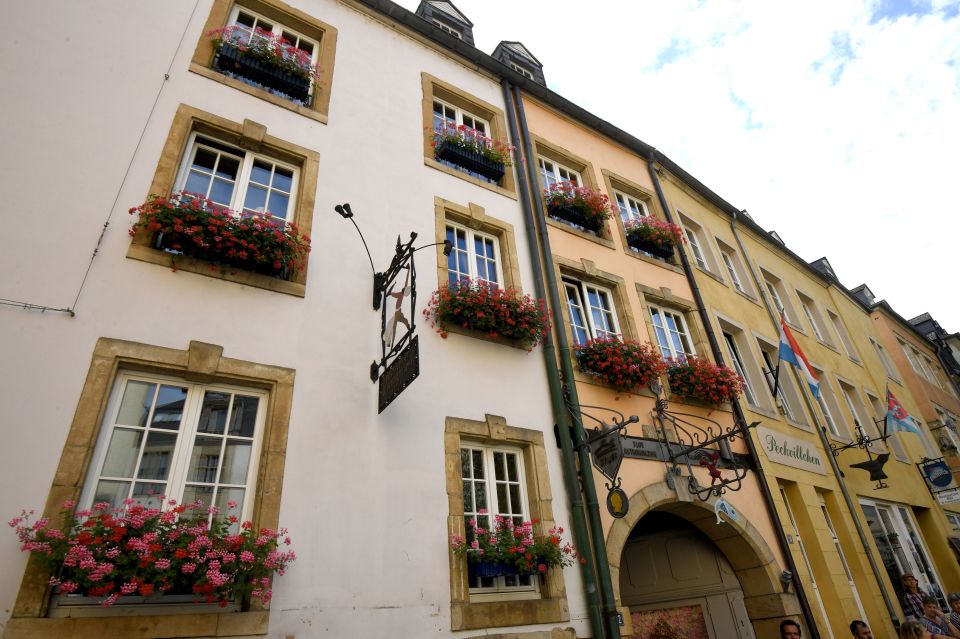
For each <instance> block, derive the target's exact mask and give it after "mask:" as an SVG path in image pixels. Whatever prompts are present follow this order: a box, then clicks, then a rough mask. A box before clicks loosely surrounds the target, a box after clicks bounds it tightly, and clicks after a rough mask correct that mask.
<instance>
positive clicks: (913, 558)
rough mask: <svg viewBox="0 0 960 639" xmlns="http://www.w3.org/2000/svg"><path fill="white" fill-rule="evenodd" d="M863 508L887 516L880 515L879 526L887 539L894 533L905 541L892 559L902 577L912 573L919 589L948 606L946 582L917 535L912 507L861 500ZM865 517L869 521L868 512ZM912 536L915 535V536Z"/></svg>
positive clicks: (943, 605)
mask: <svg viewBox="0 0 960 639" xmlns="http://www.w3.org/2000/svg"><path fill="white" fill-rule="evenodd" d="M863 506H869V507H872V508H874V509H875V510H876V511H877V513H878V516H879V515H880V513H881V512H882V513H885V514H886V515H887V517H886V518H884V517H882V516H880V517H879V523H880V527H881V528H882V529H883V531H884V533H885V535H886V536H887V537H888V538H889V536H890V535H891V534H894V535H896V536H897V537H898V538H902V539H903V540H904V542H903V543H901V544H900V549H901V550H902V553H901V554H897V553H894V554H893V559H894V561H895V563H896V564H897V567H898V569H899V570H900V572H901V574H903V573H910V574H912V575H913V576H914V577H916V578H917V581H918V582H920V583H919V587H920V590H923V591H924V592H925V593H927V594H932V595H933V596H934V597H936V599H937V601H938V602H940V606H941V607H946V605H947V600H946V591H945V590H944V589H943V585H942V584H943V581H942V580H941V579H940V577H939V576H938V575H937V572H936V567H935V566H934V565H933V562H932V561H930V557H931V555H930V551H929V550H928V549H927V548H926V547H925V545H924V542H923V538H922V537H921V536H920V534H919V533H918V532H917V531H918V530H919V527H918V526H917V524H916V522H915V521H914V518H913V514H912V513H911V512H910V509H909V507H908V506H905V505H903V504H898V503H892V502H882V501H875V500H872V499H864V498H861V499H860V508H861V510H862V509H863ZM864 516H865V517H866V518H867V519H868V520H869V516H868V515H867V513H866V512H864ZM871 533H872V531H871ZM911 533H912V534H913V536H912V537H911ZM872 534H873V533H872ZM881 554H882V553H881ZM924 559H926V561H924ZM926 567H929V568H930V572H929V573H928V572H927V571H926Z"/></svg>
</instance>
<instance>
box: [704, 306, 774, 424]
mask: <svg viewBox="0 0 960 639" xmlns="http://www.w3.org/2000/svg"><path fill="white" fill-rule="evenodd" d="M713 315H714V320H715V321H716V323H717V325H716V329H717V339H718V340H719V341H720V344H721V349H720V350H721V352H722V353H723V359H724V366H726V367H727V368H729V369H730V370H734V371H735V370H736V368H737V367H736V366H735V365H734V362H732V361H731V358H732V357H734V354H733V353H731V352H730V348H729V345H728V344H727V343H726V338H724V337H723V334H724V333H729V334H730V336H731V337H732V338H733V341H734V346H735V347H736V350H737V353H738V354H739V355H740V360H741V365H742V366H743V369H744V370H743V372H744V376H745V377H746V379H745V381H746V383H747V384H749V386H750V390H751V391H752V393H753V395H754V398H755V399H756V402H751V401H749V400H748V399H747V394H746V392H744V393H743V394H742V395H741V396H740V400H741V401H742V402H743V403H744V405H745V406H746V407H747V408H748V409H749V410H751V411H753V412H754V413H758V414H761V415H766V416H768V417H774V418H777V419H779V413H777V412H776V409H775V408H774V405H773V399H772V395H771V394H770V392H769V386H768V385H767V380H766V379H765V376H764V374H763V371H762V365H761V363H760V362H762V361H763V358H762V357H757V351H758V350H759V345H757V344H756V342H755V340H752V339H751V336H752V335H754V334H753V332H752V331H750V329H749V328H747V327H746V326H745V325H744V324H742V323H741V322H739V321H737V320H735V319H733V318H732V317H731V316H729V315H724V314H722V313H720V312H718V311H716V310H714V312H713ZM751 342H753V343H752V344H751ZM754 348H756V349H757V350H754ZM761 386H762V387H763V389H764V391H765V392H764V393H763V394H761V393H759V392H758V391H757V389H758V388H759V387H761Z"/></svg>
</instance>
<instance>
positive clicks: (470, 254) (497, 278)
mask: <svg viewBox="0 0 960 639" xmlns="http://www.w3.org/2000/svg"><path fill="white" fill-rule="evenodd" d="M451 231H453V235H454V240H456V238H457V234H458V233H462V234H463V236H464V239H465V243H466V250H463V249H461V248H460V247H459V246H458V244H457V242H456V241H454V240H451V242H452V243H453V250H451V251H450V255H449V256H448V257H447V282H448V283H450V284H453V282H452V281H450V278H451V277H456V278H457V280H458V281H462V279H463V277H464V276H465V277H468V278H469V279H470V281H471V282H483V283H484V284H487V285H490V286H492V287H494V288H501V287H502V286H503V267H502V266H501V262H502V259H501V252H500V241H499V240H498V239H497V237H496V236H494V235H490V234H489V233H482V232H480V231H475V230H473V229H471V228H469V227H466V226H464V225H462V224H457V223H455V222H450V221H449V220H448V221H447V222H446V225H445V229H444V233H445V235H446V238H447V239H448V240H449V239H450V233H451ZM478 239H479V240H482V241H483V242H491V243H492V245H493V259H492V260H491V259H490V258H489V257H487V256H485V255H484V256H479V255H477V251H476V241H477V240H478ZM461 254H465V255H466V257H467V272H466V273H463V272H461V271H460V270H459V268H458V269H457V270H451V269H450V262H451V260H454V261H456V260H457V258H458V257H459V256H460V255H461ZM480 259H482V260H484V261H487V262H491V261H492V266H493V271H494V280H493V281H491V280H489V279H486V278H481V277H480V276H479V275H478V273H479V269H478V267H477V261H478V260H480ZM457 266H458V267H459V265H457Z"/></svg>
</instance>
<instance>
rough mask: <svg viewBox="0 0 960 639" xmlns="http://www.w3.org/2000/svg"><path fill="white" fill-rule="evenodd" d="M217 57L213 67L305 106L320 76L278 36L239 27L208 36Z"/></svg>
mask: <svg viewBox="0 0 960 639" xmlns="http://www.w3.org/2000/svg"><path fill="white" fill-rule="evenodd" d="M207 36H208V37H211V38H212V39H213V43H214V47H215V48H216V49H217V55H216V57H215V58H214V61H213V66H214V67H215V68H216V69H218V70H220V71H223V72H224V73H228V74H231V75H235V76H237V77H239V78H241V79H244V80H248V81H249V82H251V83H253V84H256V85H260V86H263V87H266V88H268V89H271V90H273V91H277V92H279V93H282V94H284V95H286V96H288V97H289V98H291V99H293V100H296V101H299V102H301V103H304V104H305V103H306V102H308V101H309V99H310V84H311V82H312V81H313V79H314V78H316V77H317V76H318V74H319V70H318V69H317V68H316V67H315V66H313V64H312V59H311V56H310V54H308V53H307V52H306V51H303V50H302V49H298V48H296V47H294V46H292V45H291V44H290V43H289V42H287V41H286V40H285V39H284V38H282V37H280V36H279V35H276V34H273V33H270V32H269V31H264V30H263V29H260V28H257V29H254V30H251V29H249V28H248V27H243V26H240V25H233V26H229V27H224V28H222V29H215V30H213V31H211V32H209V33H207Z"/></svg>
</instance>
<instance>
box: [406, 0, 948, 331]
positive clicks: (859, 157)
mask: <svg viewBox="0 0 960 639" xmlns="http://www.w3.org/2000/svg"><path fill="white" fill-rule="evenodd" d="M400 4H402V5H403V6H404V7H406V8H408V9H410V10H415V9H416V7H417V4H418V2H417V0H400ZM454 4H455V5H456V6H457V8H459V9H460V10H461V11H462V12H463V13H464V14H465V15H466V16H467V17H468V18H469V19H470V20H471V21H472V22H473V23H474V27H473V31H474V39H475V41H476V46H477V48H479V49H480V50H481V51H484V52H486V53H491V52H492V51H493V49H494V48H495V47H496V45H497V43H498V42H500V41H501V40H519V41H521V42H522V43H523V44H524V45H525V46H526V47H527V48H528V49H529V50H530V51H531V52H532V53H533V54H534V55H535V56H536V57H537V59H538V60H540V62H541V63H542V64H543V67H544V75H545V76H546V79H547V86H549V88H550V89H552V90H553V91H556V92H557V93H559V94H560V95H562V96H564V97H565V98H567V99H569V100H571V101H573V102H575V103H576V104H578V105H580V106H581V107H583V108H585V109H587V110H588V111H590V112H591V113H593V114H594V115H597V116H599V117H601V118H603V119H605V120H607V121H609V122H610V123H612V124H614V125H616V126H617V127H619V128H621V129H623V130H625V131H627V132H629V133H631V134H633V135H634V136H636V137H638V138H640V139H641V140H643V141H644V142H646V143H648V144H651V145H653V146H655V147H656V148H657V149H659V150H660V151H662V152H663V153H665V154H666V155H667V156H669V157H670V158H671V159H672V160H674V161H675V162H677V163H678V164H679V165H680V166H682V167H683V168H684V169H686V170H687V171H688V172H689V173H691V174H692V175H694V176H695V177H696V178H697V179H699V180H700V181H701V182H703V183H704V184H706V185H707V186H708V187H709V188H710V189H711V190H713V191H714V192H715V193H717V194H718V195H720V196H721V197H722V198H724V199H725V200H726V201H727V202H729V203H731V204H732V205H733V206H735V207H737V208H738V209H746V210H747V212H748V213H749V215H750V216H751V217H752V218H753V219H754V221H756V222H757V223H758V224H760V225H761V226H762V227H763V228H765V229H767V230H775V231H777V233H778V234H779V235H780V237H781V238H782V239H783V240H784V242H785V243H786V244H787V246H788V247H790V249H791V250H793V251H794V252H795V253H797V254H798V255H800V256H801V257H802V258H804V259H805V260H807V261H813V260H816V259H818V258H820V257H824V256H826V257H827V259H828V260H829V261H830V264H831V265H832V266H833V269H834V272H835V273H836V275H837V277H838V278H839V280H840V281H841V283H843V284H844V285H845V286H847V288H854V287H855V286H858V285H860V284H863V283H866V284H867V285H868V286H869V287H870V289H871V290H872V291H873V292H874V294H875V295H876V298H877V299H878V300H879V299H885V300H887V301H888V302H889V303H890V304H891V306H893V308H894V309H895V310H896V311H897V312H898V313H899V314H900V315H902V316H903V317H905V318H907V319H909V318H912V317H914V316H916V315H919V314H920V313H923V312H930V313H931V314H932V315H933V316H934V318H935V319H937V321H938V322H939V323H940V324H941V325H942V326H943V328H944V329H946V330H947V331H950V332H955V331H960V290H958V287H957V285H956V282H957V275H958V272H960V269H958V268H957V264H958V253H960V197H958V194H957V193H956V191H957V190H958V187H960V161H958V159H960V0H950V1H947V0H931V1H926V2H925V1H911V0H880V1H876V0H874V1H870V2H854V1H850V0H829V1H821V0H811V1H809V2H805V3H801V4H795V3H792V4H787V3H782V2H771V1H770V0H743V1H733V0H704V1H702V2H696V1H691V0H671V1H669V2H648V1H646V0H642V1H631V0H617V1H615V0H592V2H590V3H587V2H583V1H579V2H572V1H568V0H553V1H552V2H549V3H543V2H534V1H531V0H527V1H523V0H509V1H506V0H454Z"/></svg>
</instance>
